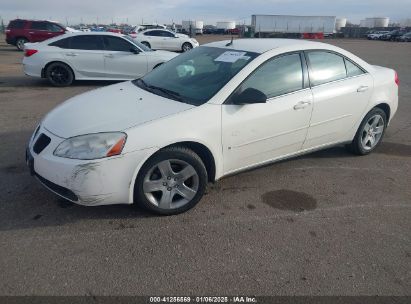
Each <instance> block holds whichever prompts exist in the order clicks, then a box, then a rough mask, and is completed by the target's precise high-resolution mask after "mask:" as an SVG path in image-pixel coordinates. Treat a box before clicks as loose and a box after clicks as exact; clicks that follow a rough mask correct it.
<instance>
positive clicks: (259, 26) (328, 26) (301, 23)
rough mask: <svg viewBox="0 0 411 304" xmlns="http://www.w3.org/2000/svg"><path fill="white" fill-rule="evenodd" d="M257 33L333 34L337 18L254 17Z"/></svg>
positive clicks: (252, 21)
mask: <svg viewBox="0 0 411 304" xmlns="http://www.w3.org/2000/svg"><path fill="white" fill-rule="evenodd" d="M251 26H252V27H253V28H254V30H255V32H256V33H300V34H302V33H329V34H331V33H333V32H334V30H335V16H288V15H252V16H251Z"/></svg>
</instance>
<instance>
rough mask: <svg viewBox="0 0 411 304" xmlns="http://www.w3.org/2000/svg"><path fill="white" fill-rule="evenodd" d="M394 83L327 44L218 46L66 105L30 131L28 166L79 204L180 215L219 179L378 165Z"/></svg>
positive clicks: (394, 99) (388, 73)
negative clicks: (320, 161)
mask: <svg viewBox="0 0 411 304" xmlns="http://www.w3.org/2000/svg"><path fill="white" fill-rule="evenodd" d="M398 83H399V81H398V77H397V74H396V72H395V71H394V70H392V69H389V68H384V67H380V66H375V65H370V64H368V63H366V62H365V61H363V60H361V59H360V58H358V57H357V56H355V55H353V54H351V53H350V52H347V51H345V50H343V49H341V48H338V47H336V46H332V45H328V44H324V43H319V42H311V41H302V40H292V39H239V40H234V41H233V42H230V41H219V42H214V43H210V44H207V45H205V46H201V47H198V48H196V49H194V50H192V51H190V52H187V53H184V54H182V55H179V56H178V57H176V58H175V59H173V60H171V61H169V62H167V63H165V64H163V65H162V66H160V67H159V68H157V69H155V70H153V71H152V72H150V73H148V74H147V75H145V76H144V77H143V78H141V79H136V80H134V81H132V82H123V83H120V84H116V85H112V86H107V87H104V88H100V89H98V90H95V91H91V92H87V93H85V94H83V95H79V96H76V97H73V98H72V99H70V100H68V101H66V102H64V103H62V104H60V105H59V106H58V107H57V108H55V109H54V110H52V111H51V112H50V113H48V114H47V115H46V117H45V118H44V119H43V120H42V121H41V123H40V124H39V126H38V127H37V128H36V129H35V131H34V133H33V135H32V137H31V139H30V141H29V144H28V149H27V152H26V155H27V163H28V165H29V168H30V171H31V174H32V175H35V176H36V177H37V178H38V180H39V181H40V182H41V183H42V184H43V185H45V186H46V187H47V188H48V189H50V190H51V191H53V192H55V193H56V194H58V195H60V196H62V197H64V198H65V199H68V200H70V201H72V202H74V203H77V204H81V205H88V206H96V205H107V204H132V203H138V204H139V205H141V206H144V207H145V208H147V209H149V210H151V211H153V212H156V213H159V214H165V215H171V214H177V213H181V212H185V211H187V210H189V209H190V208H192V207H194V206H195V205H196V204H197V203H198V202H199V201H200V200H201V198H202V196H203V195H204V192H205V189H206V186H207V183H208V182H214V181H216V180H219V179H221V178H222V177H223V176H227V175H231V174H234V173H238V172H240V171H244V170H248V169H251V168H253V167H257V166H261V165H264V164H268V163H270V162H274V161H278V160H283V159H284V158H290V157H292V156H297V155H301V154H304V153H308V152H312V151H316V150H319V149H324V148H326V147H330V146H333V145H338V144H348V147H349V149H350V151H352V152H353V153H355V154H357V155H366V154H369V153H371V152H372V151H374V149H375V148H376V147H378V145H379V144H380V143H381V141H382V139H383V136H384V132H385V130H386V128H387V126H388V124H389V123H390V122H391V121H392V118H393V116H394V115H395V113H396V111H397V106H398ZM267 178H270V177H267Z"/></svg>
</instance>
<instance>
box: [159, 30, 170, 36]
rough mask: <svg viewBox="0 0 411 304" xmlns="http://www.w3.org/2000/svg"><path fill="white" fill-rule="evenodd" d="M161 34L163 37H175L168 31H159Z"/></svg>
mask: <svg viewBox="0 0 411 304" xmlns="http://www.w3.org/2000/svg"><path fill="white" fill-rule="evenodd" d="M159 32H160V33H161V36H163V37H174V35H173V34H171V33H170V32H167V31H159Z"/></svg>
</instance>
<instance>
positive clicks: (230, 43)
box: [225, 34, 234, 46]
mask: <svg viewBox="0 0 411 304" xmlns="http://www.w3.org/2000/svg"><path fill="white" fill-rule="evenodd" d="M233 39H234V37H233V35H232V34H231V41H230V42H229V43H227V44H226V45H225V46H230V45H233Z"/></svg>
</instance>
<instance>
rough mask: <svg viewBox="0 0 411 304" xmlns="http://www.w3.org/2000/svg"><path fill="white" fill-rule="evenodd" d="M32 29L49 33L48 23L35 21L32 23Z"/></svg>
mask: <svg viewBox="0 0 411 304" xmlns="http://www.w3.org/2000/svg"><path fill="white" fill-rule="evenodd" d="M31 29H32V30H37V31H47V30H48V27H47V22H39V21H33V22H31Z"/></svg>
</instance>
